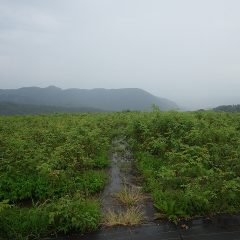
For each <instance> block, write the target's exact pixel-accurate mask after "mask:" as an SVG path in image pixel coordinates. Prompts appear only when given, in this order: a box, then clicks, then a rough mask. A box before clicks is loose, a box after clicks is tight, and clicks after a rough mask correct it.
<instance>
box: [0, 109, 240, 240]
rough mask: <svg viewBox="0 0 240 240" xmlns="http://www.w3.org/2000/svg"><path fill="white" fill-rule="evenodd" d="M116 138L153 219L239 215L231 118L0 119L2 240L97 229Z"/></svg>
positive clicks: (238, 161) (237, 122) (238, 117)
mask: <svg viewBox="0 0 240 240" xmlns="http://www.w3.org/2000/svg"><path fill="white" fill-rule="evenodd" d="M122 136H126V139H127V141H128V142H129V145H130V147H131V148H132V151H133V153H134V155H135V160H136V162H135V164H136V167H137V170H138V171H139V173H140V174H141V175H142V176H143V179H144V183H143V184H144V189H145V190H146V191H149V192H150V193H151V195H152V197H153V200H154V204H155V206H156V208H157V209H158V210H159V212H160V213H161V215H164V216H165V217H167V218H168V219H170V220H173V221H177V220H178V219H179V218H183V217H194V216H202V215H209V214H218V213H237V212H239V210H240V177H239V176H240V147H239V146H240V114H231V113H214V112H196V113H177V112H167V113H163V112H160V111H159V110H158V109H154V111H153V112H151V113H143V112H142V113H140V112H123V113H98V114H71V115H68V114H60V115H58V114H55V115H40V116H22V117H20V116H18V117H1V118H0V233H1V237H3V238H6V239H37V238H41V237H43V236H45V235H49V234H56V233H59V232H63V233H68V232H71V231H77V232H80V233H84V232H86V231H92V230H95V229H97V228H98V226H99V224H100V223H101V222H102V221H103V220H102V216H101V208H100V202H99V199H100V197H99V196H100V193H101V191H102V190H103V188H104V186H105V184H106V182H107V180H108V176H107V171H106V168H107V167H108V166H109V158H108V153H109V148H110V146H111V142H112V140H113V138H116V137H117V138H118V139H122ZM110 215H111V214H110ZM115 215H116V214H112V215H111V216H112V218H111V217H110V219H109V220H108V221H107V222H108V224H107V225H112V223H111V222H114V221H117V220H116V219H117V216H115ZM127 215H129V216H130V215H131V214H127ZM123 218H125V217H123ZM112 219H113V220H112ZM114 219H115V220H114ZM134 219H135V217H134ZM138 219H140V218H138ZM125 220H126V219H125ZM125 220H124V219H123V222H124V224H125V222H132V221H131V220H126V221H125ZM139 221H140V220H138V222H139Z"/></svg>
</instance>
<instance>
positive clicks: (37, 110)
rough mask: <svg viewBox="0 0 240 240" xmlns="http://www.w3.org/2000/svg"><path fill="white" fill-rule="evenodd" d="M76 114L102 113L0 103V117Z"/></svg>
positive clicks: (90, 110)
mask: <svg viewBox="0 0 240 240" xmlns="http://www.w3.org/2000/svg"><path fill="white" fill-rule="evenodd" d="M78 112H102V110H100V109H96V108H87V107H86V108H85V107H79V108H68V107H58V106H46V105H32V104H17V103H11V102H0V115H27V114H44V113H78Z"/></svg>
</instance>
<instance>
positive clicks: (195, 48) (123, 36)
mask: <svg viewBox="0 0 240 240" xmlns="http://www.w3.org/2000/svg"><path fill="white" fill-rule="evenodd" d="M239 9H240V1H239V0H231V1H229V0H210V1H209V0H201V1H193V0H181V1H180V0H171V1H159V0H150V1H146V0H131V1H129V0H121V1H112V0H100V1H99V0H85V1H84V0H68V1H66V0H51V1H49V0H39V1H31V0H22V1H21V0H0V88H3V89H9V88H20V87H22V86H39V87H45V86H48V85H55V86H59V87H61V88H63V89H66V88H73V87H77V88H84V89H92V88H107V89H113V88H114V89H118V88H133V87H135V86H137V87H139V88H141V89H145V90H147V91H148V92H151V93H152V94H154V95H156V96H161V97H165V98H167V99H171V100H173V101H175V102H177V103H178V104H179V105H181V106H185V108H186V109H199V108H212V107H214V106H218V105H229V104H239V103H240V95H239V92H240V14H239Z"/></svg>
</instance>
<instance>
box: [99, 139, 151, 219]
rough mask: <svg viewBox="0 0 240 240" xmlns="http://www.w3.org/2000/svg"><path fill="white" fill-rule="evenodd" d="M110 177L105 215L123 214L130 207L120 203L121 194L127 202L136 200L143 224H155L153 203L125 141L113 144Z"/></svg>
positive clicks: (105, 201) (103, 201)
mask: <svg viewBox="0 0 240 240" xmlns="http://www.w3.org/2000/svg"><path fill="white" fill-rule="evenodd" d="M109 176H110V181H109V184H108V185H107V186H106V187H105V190H104V192H103V195H102V209H103V215H104V213H106V212H108V211H113V212H115V213H118V214H121V213H124V211H125V210H126V208H128V207H129V206H128V205H127V204H126V203H122V202H121V201H119V199H118V197H117V196H118V194H119V193H120V194H124V196H123V197H125V198H126V201H127V200H128V201H130V200H131V198H134V197H135V198H136V204H134V205H135V207H136V208H137V209H138V210H139V212H140V213H141V215H142V219H141V222H142V223H148V222H153V220H154V214H155V209H154V207H153V203H152V201H151V198H150V196H149V195H147V194H144V193H143V190H142V187H141V184H139V177H138V176H137V172H136V171H135V167H134V159H133V156H132V153H131V151H130V150H129V147H128V144H127V143H126V141H125V140H124V139H118V140H115V141H114V142H113V147H112V154H111V168H110V170H109ZM131 195H133V196H131ZM128 198H130V199H128ZM137 198H139V200H137Z"/></svg>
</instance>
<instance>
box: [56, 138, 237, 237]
mask: <svg viewBox="0 0 240 240" xmlns="http://www.w3.org/2000/svg"><path fill="white" fill-rule="evenodd" d="M111 159H112V163H111V168H110V169H109V176H110V179H109V183H108V185H107V186H106V188H105V190H104V192H103V195H102V209H103V213H104V212H106V211H107V210H108V209H112V210H116V211H121V210H122V206H121V204H119V202H118V201H117V200H116V198H115V197H114V194H115V193H117V192H119V191H120V189H121V187H122V185H123V184H128V185H134V186H137V182H138V181H136V174H134V171H133V159H132V155H131V152H130V151H129V150H128V146H127V144H126V143H125V142H124V141H123V140H117V141H115V142H114V143H113V150H112V155H111ZM137 187H138V186H137ZM142 211H143V212H144V217H145V218H144V222H143V224H141V225H139V226H134V227H121V226H118V227H111V228H107V227H102V228H101V229H99V230H98V231H96V232H94V233H89V234H85V235H83V236H80V235H79V234H72V235H70V236H63V237H58V238H57V239H59V240H61V239H62V240H67V239H68V240H175V239H176V240H177V239H179V240H185V239H186V240H240V216H230V215H224V216H223V215H222V216H218V217H214V218H205V219H203V218H201V219H195V220H191V221H188V222H183V223H181V224H179V225H175V224H173V223H170V222H156V221H154V213H155V209H154V207H153V204H152V201H151V199H150V198H149V196H147V195H146V200H145V201H144V202H143V203H142Z"/></svg>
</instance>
